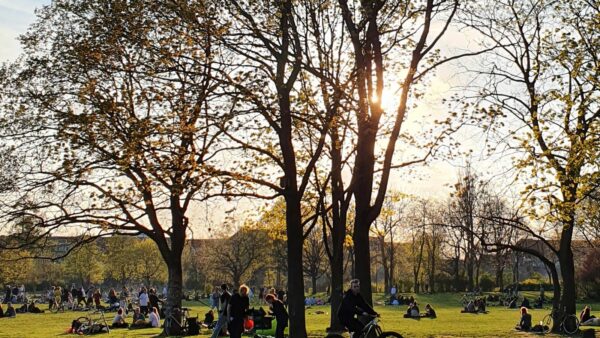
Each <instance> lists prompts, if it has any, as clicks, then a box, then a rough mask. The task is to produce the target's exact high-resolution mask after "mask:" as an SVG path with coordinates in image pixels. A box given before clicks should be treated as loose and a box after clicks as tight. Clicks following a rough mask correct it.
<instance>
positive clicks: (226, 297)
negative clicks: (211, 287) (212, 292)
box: [211, 283, 231, 338]
mask: <svg viewBox="0 0 600 338" xmlns="http://www.w3.org/2000/svg"><path fill="white" fill-rule="evenodd" d="M228 289H229V288H228V287H227V284H225V283H223V284H221V290H220V291H219V292H220V293H221V296H220V297H219V306H220V307H219V319H218V320H217V323H216V324H215V327H214V328H213V333H212V336H211V338H217V337H218V336H219V335H220V334H221V332H222V331H227V322H228V320H229V317H228V315H227V308H228V307H229V301H230V300H231V294H230V293H229V290H228Z"/></svg>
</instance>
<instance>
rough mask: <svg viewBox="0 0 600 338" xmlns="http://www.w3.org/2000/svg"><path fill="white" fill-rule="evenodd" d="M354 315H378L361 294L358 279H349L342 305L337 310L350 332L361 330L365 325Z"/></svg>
mask: <svg viewBox="0 0 600 338" xmlns="http://www.w3.org/2000/svg"><path fill="white" fill-rule="evenodd" d="M355 315H362V316H368V315H371V316H378V314H377V312H375V310H373V308H372V307H371V306H369V304H367V302H365V299H364V298H363V297H362V296H361V294H360V281H359V280H358V279H353V280H351V281H350V289H349V290H348V291H346V292H345V293H344V299H343V300H342V305H341V306H340V308H339V310H338V318H339V320H340V322H341V323H342V325H344V326H345V327H346V328H347V329H348V331H349V332H350V334H353V333H355V332H361V331H362V330H363V329H364V328H365V325H364V324H363V323H361V322H360V321H359V320H358V319H356V318H355Z"/></svg>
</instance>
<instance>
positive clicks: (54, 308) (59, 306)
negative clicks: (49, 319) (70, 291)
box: [50, 301, 66, 313]
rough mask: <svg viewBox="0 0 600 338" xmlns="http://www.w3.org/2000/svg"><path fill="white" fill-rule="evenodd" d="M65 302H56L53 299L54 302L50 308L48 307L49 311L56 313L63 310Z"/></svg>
mask: <svg viewBox="0 0 600 338" xmlns="http://www.w3.org/2000/svg"><path fill="white" fill-rule="evenodd" d="M65 308H66V307H65V302H56V301H54V304H52V308H51V309H50V312H52V313H58V312H59V311H60V312H65Z"/></svg>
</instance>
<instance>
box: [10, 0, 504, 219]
mask: <svg viewBox="0 0 600 338" xmlns="http://www.w3.org/2000/svg"><path fill="white" fill-rule="evenodd" d="M49 3H50V1H49V0H0V63H1V62H10V61H13V60H15V59H16V58H17V56H18V55H19V54H20V53H21V52H22V49H21V48H20V45H19V41H18V36H19V35H20V34H23V33H25V32H26V31H27V28H28V26H29V25H31V24H32V23H33V22H34V20H35V14H34V12H35V9H36V8H39V7H41V6H43V5H45V4H49ZM473 43H474V42H473V41H472V39H470V38H469V34H468V33H464V32H459V31H453V32H448V33H447V36H446V38H445V42H444V44H446V45H445V46H444V45H442V46H441V48H445V47H450V48H455V49H457V50H458V49H460V48H469V47H472V44H473ZM457 72H458V70H457V69H454V68H452V67H446V68H445V69H443V70H442V71H440V72H439V73H438V74H436V77H435V78H434V79H432V83H431V86H430V88H429V90H428V92H427V95H426V97H425V98H424V99H423V100H422V102H423V103H422V104H421V105H420V106H419V107H417V108H416V109H415V110H413V111H409V113H408V119H407V122H406V126H405V130H410V131H411V132H415V133H419V132H422V130H423V126H420V124H419V120H420V118H422V115H423V114H425V113H433V114H434V115H437V114H438V113H442V114H443V112H444V110H445V109H446V108H445V106H443V105H442V103H441V102H442V98H444V97H448V96H449V93H450V92H451V91H453V90H455V88H456V87H455V86H456V85H457V80H458V81H460V77H457V76H456V74H457ZM387 95H390V96H393V95H394V94H393V93H388V94H387ZM386 100H388V99H386V97H385V95H384V98H383V101H384V102H383V105H384V108H386V107H385V105H386V104H385V101H386ZM387 110H391V111H393V108H392V107H390V108H388V109H387ZM406 128H409V129H406ZM460 138H461V142H462V143H463V145H464V147H465V149H466V148H472V149H473V150H474V152H473V153H474V156H473V159H472V161H473V162H474V163H475V164H474V167H475V168H477V170H478V171H480V172H481V174H482V176H484V177H494V175H495V174H497V173H501V172H503V171H505V170H506V168H508V167H509V166H510V165H509V164H501V163H498V162H497V161H496V162H494V161H489V160H487V161H486V160H480V159H479V158H478V154H479V153H481V149H480V148H481V145H482V143H483V139H482V137H481V136H480V135H478V133H476V132H475V130H474V129H471V130H469V129H467V130H464V131H462V132H461V134H460ZM464 162H465V159H464V158H462V157H461V158H454V159H453V158H450V159H448V158H446V159H443V160H437V161H433V162H432V163H429V164H428V165H427V167H423V166H421V167H413V168H412V169H411V170H406V169H403V170H401V171H395V172H394V173H393V174H392V176H391V180H390V190H398V191H402V192H404V193H408V194H412V195H416V196H422V197H437V198H440V199H443V198H445V197H447V196H448V194H449V192H450V191H451V188H450V187H451V186H452V185H453V184H454V183H455V182H456V180H457V174H458V171H459V169H460V167H461V166H462V165H463V164H464ZM501 184H502V183H500V185H501ZM257 203H258V204H262V203H263V202H243V203H239V204H238V205H232V206H231V208H236V209H241V210H243V209H247V210H256V209H257ZM193 214H194V215H193V216H194V218H197V219H203V220H204V221H203V223H204V222H205V221H206V220H208V219H209V218H213V216H210V215H208V213H207V211H206V210H196V211H195V212H193ZM222 217H223V215H220V216H217V217H216V219H213V222H214V223H218V222H219V219H222Z"/></svg>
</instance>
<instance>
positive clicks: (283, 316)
mask: <svg viewBox="0 0 600 338" xmlns="http://www.w3.org/2000/svg"><path fill="white" fill-rule="evenodd" d="M272 306H273V315H274V316H275V318H276V319H277V324H279V323H285V325H286V326H287V322H288V319H289V316H288V313H287V311H286V309H285V307H284V306H283V302H282V301H280V300H279V299H274V300H273V305H272Z"/></svg>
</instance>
